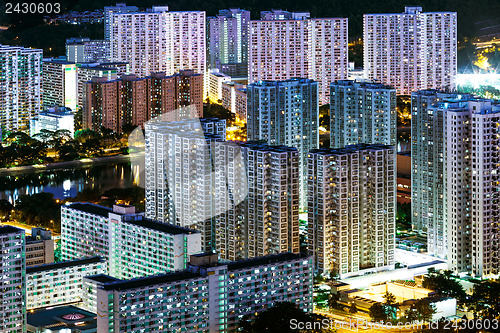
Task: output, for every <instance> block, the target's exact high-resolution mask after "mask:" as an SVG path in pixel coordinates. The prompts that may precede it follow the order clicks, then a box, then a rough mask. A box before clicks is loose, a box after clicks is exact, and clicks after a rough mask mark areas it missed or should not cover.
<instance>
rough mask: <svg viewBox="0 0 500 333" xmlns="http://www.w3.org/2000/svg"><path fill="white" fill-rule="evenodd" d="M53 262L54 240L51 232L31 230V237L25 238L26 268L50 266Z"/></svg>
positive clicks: (40, 229) (38, 229) (37, 229)
mask: <svg viewBox="0 0 500 333" xmlns="http://www.w3.org/2000/svg"><path fill="white" fill-rule="evenodd" d="M53 262H54V240H53V239H52V231H50V230H48V229H43V228H31V236H26V267H31V266H36V265H44V264H51V263H53Z"/></svg>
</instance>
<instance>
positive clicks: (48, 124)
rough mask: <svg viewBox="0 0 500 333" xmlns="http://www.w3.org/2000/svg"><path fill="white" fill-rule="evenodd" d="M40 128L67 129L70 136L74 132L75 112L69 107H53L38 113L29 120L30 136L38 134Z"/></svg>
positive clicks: (51, 129) (48, 129)
mask: <svg viewBox="0 0 500 333" xmlns="http://www.w3.org/2000/svg"><path fill="white" fill-rule="evenodd" d="M42 130H47V131H52V132H55V131H58V130H67V131H69V132H70V133H71V134H70V135H71V137H73V135H74V134H75V113H74V112H72V111H71V110H70V109H66V108H58V107H53V108H49V109H48V110H47V111H44V112H41V113H39V114H38V115H37V116H35V117H34V118H31V120H30V136H31V137H33V136H35V135H37V134H39V133H40V132H41V131H42Z"/></svg>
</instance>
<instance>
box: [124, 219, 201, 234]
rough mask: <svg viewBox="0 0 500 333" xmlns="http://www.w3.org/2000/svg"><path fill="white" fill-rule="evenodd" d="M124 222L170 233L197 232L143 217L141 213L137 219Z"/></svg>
mask: <svg viewBox="0 0 500 333" xmlns="http://www.w3.org/2000/svg"><path fill="white" fill-rule="evenodd" d="M124 222H126V223H130V224H133V225H137V226H139V227H143V228H147V229H152V230H156V231H160V232H165V233H168V234H172V235H181V234H188V235H190V234H195V233H198V232H199V231H196V230H193V229H189V228H184V227H179V226H176V225H173V224H168V223H161V222H158V221H154V220H151V219H148V218H144V217H143V216H142V215H141V216H140V218H139V219H126V218H125V219H124Z"/></svg>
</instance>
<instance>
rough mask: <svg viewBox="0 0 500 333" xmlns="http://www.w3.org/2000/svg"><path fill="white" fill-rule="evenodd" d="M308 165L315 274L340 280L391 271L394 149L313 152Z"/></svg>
mask: <svg viewBox="0 0 500 333" xmlns="http://www.w3.org/2000/svg"><path fill="white" fill-rule="evenodd" d="M308 162H309V163H308V169H307V172H308V173H307V176H308V197H307V200H308V233H307V239H308V251H309V253H310V254H311V255H313V258H314V269H315V271H316V272H318V273H321V274H325V275H327V274H332V273H333V274H338V275H339V276H340V277H341V278H344V277H349V276H353V275H359V274H362V273H363V272H376V271H380V270H389V269H394V265H395V258H394V249H395V236H396V233H395V224H396V151H395V148H394V147H393V146H385V145H378V144H376V145H354V146H347V147H345V148H341V149H314V150H311V151H310V152H309V158H308Z"/></svg>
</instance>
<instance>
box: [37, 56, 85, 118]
mask: <svg viewBox="0 0 500 333" xmlns="http://www.w3.org/2000/svg"><path fill="white" fill-rule="evenodd" d="M42 68H43V71H42V81H43V83H42V87H43V95H42V96H43V106H44V108H48V107H53V106H64V107H67V108H69V109H71V110H73V111H76V106H77V102H78V100H77V96H76V93H77V85H76V77H77V76H76V64H75V63H71V62H67V61H65V60H58V59H43V63H42Z"/></svg>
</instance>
